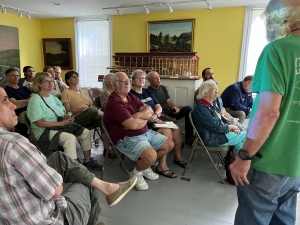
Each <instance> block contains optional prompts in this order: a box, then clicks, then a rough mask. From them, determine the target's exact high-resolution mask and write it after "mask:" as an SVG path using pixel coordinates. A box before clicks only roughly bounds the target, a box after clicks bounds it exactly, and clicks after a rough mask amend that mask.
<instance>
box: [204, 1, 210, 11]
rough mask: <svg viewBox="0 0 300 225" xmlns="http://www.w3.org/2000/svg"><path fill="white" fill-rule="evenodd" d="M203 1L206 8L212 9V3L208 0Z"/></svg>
mask: <svg viewBox="0 0 300 225" xmlns="http://www.w3.org/2000/svg"><path fill="white" fill-rule="evenodd" d="M205 2H206V9H207V10H212V3H211V2H208V1H205Z"/></svg>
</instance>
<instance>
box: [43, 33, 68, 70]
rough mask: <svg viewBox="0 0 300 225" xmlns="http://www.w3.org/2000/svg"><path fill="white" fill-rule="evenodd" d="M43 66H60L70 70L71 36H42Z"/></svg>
mask: <svg viewBox="0 0 300 225" xmlns="http://www.w3.org/2000/svg"><path fill="white" fill-rule="evenodd" d="M43 50H44V63H45V66H60V67H61V69H63V70H72V69H73V65H72V62H73V61H72V48H71V38H43Z"/></svg>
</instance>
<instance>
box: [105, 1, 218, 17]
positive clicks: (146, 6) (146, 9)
mask: <svg viewBox="0 0 300 225" xmlns="http://www.w3.org/2000/svg"><path fill="white" fill-rule="evenodd" d="M195 2H199V3H200V2H205V3H206V9H207V10H212V3H211V2H208V1H207V0H190V1H179V2H168V3H166V2H153V3H145V4H134V5H120V6H117V7H115V6H113V7H105V8H102V9H115V10H116V11H117V15H118V16H122V13H121V9H125V8H136V7H141V8H143V9H144V12H145V14H149V13H150V11H149V7H161V6H166V8H167V10H168V11H169V12H170V13H171V12H173V9H172V5H176V4H188V3H195Z"/></svg>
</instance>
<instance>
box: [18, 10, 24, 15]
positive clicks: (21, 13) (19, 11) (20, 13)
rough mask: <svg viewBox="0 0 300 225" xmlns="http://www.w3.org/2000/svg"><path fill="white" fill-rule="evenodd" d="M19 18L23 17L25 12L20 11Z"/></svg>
mask: <svg viewBox="0 0 300 225" xmlns="http://www.w3.org/2000/svg"><path fill="white" fill-rule="evenodd" d="M18 16H19V17H23V12H22V11H21V10H20V9H18Z"/></svg>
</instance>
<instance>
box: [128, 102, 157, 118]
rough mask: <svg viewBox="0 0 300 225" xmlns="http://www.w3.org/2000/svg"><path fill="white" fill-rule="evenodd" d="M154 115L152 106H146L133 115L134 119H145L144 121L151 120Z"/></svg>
mask: <svg viewBox="0 0 300 225" xmlns="http://www.w3.org/2000/svg"><path fill="white" fill-rule="evenodd" d="M152 115H153V110H152V108H151V107H150V106H148V105H146V104H144V105H143V106H142V107H141V108H140V111H139V112H136V113H135V114H133V115H132V117H133V118H134V119H143V120H149V119H150V118H151V116H152Z"/></svg>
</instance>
